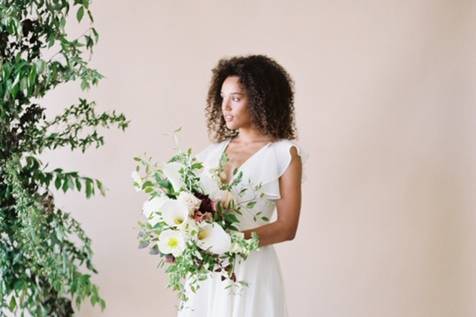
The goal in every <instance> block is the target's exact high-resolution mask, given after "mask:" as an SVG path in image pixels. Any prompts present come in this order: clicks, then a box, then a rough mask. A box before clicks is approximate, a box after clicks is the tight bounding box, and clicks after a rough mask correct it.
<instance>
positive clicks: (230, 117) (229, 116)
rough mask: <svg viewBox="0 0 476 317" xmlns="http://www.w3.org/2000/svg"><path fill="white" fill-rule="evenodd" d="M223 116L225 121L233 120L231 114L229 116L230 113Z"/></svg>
mask: <svg viewBox="0 0 476 317" xmlns="http://www.w3.org/2000/svg"><path fill="white" fill-rule="evenodd" d="M224 117H225V121H227V122H229V121H231V120H233V116H231V115H225V116H224Z"/></svg>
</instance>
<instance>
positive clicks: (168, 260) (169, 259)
mask: <svg viewBox="0 0 476 317" xmlns="http://www.w3.org/2000/svg"><path fill="white" fill-rule="evenodd" d="M165 262H166V263H175V257H174V256H173V255H172V254H166V255H165Z"/></svg>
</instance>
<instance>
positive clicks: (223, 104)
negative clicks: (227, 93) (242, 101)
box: [221, 98, 231, 110]
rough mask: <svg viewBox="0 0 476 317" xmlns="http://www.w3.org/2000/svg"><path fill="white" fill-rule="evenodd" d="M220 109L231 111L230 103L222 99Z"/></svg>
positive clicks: (226, 99)
mask: <svg viewBox="0 0 476 317" xmlns="http://www.w3.org/2000/svg"><path fill="white" fill-rule="evenodd" d="M221 107H222V108H223V109H224V110H229V109H231V107H230V102H229V100H228V98H223V101H222V104H221Z"/></svg>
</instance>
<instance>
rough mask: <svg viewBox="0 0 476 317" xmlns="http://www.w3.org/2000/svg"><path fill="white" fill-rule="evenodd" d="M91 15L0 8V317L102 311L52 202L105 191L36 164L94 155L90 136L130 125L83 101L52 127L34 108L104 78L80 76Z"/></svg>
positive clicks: (72, 234)
mask: <svg viewBox="0 0 476 317" xmlns="http://www.w3.org/2000/svg"><path fill="white" fill-rule="evenodd" d="M89 6H90V3H89V0H14V1H8V0H0V315H3V314H4V313H6V312H12V313H16V314H19V315H21V316H23V315H27V313H28V314H30V315H32V316H48V317H51V316H72V315H73V313H74V308H79V307H80V305H81V303H82V302H83V301H84V300H86V299H89V300H90V302H91V303H92V305H96V304H99V305H100V306H101V307H102V308H103V309H104V307H105V301H104V300H103V299H102V298H101V296H100V294H99V292H98V287H97V286H96V285H95V284H94V283H93V282H92V281H91V277H92V275H93V274H94V273H97V271H96V269H95V268H94V266H93V263H92V249H91V241H90V239H89V238H88V237H87V236H86V234H85V233H84V231H83V229H82V228H81V226H80V224H79V223H78V222H77V221H76V220H75V219H74V218H72V217H71V216H70V215H69V214H68V213H67V212H65V211H63V210H60V209H59V208H57V207H56V206H55V201H54V196H53V194H52V192H51V191H52V188H56V189H57V190H62V191H63V192H67V191H70V190H77V191H82V192H84V193H85V195H86V197H87V198H89V197H92V196H93V195H94V194H96V193H98V192H99V193H101V194H104V188H103V185H102V183H101V182H100V181H99V180H97V179H93V178H90V177H84V176H81V175H79V173H78V172H76V171H64V170H63V169H62V168H60V167H58V168H50V167H48V165H47V164H45V163H43V162H42V161H41V160H40V159H39V156H40V155H41V153H42V152H44V151H45V150H54V149H57V148H64V147H66V148H70V149H71V150H76V149H80V150H81V151H82V152H85V150H86V149H87V148H89V147H90V146H95V147H96V148H97V147H100V146H101V145H103V143H104V140H103V137H102V136H101V135H100V134H99V133H98V128H110V127H118V128H119V129H121V130H124V129H125V128H126V127H127V125H128V121H127V120H126V118H125V117H124V115H123V114H117V113H115V112H112V113H97V112H96V111H95V103H94V102H92V101H88V100H86V99H81V98H80V99H79V101H78V103H77V104H74V105H69V106H67V107H65V109H64V111H63V113H61V114H60V115H58V116H56V117H53V118H48V117H47V116H46V113H45V110H46V106H45V105H43V104H42V97H43V96H45V94H46V93H47V92H49V91H51V90H52V89H55V88H56V87H58V86H59V85H61V84H64V83H67V82H73V81H79V83H80V85H81V88H82V89H83V90H85V89H88V88H90V87H91V86H92V85H95V84H97V83H98V81H99V80H100V79H101V78H102V75H101V74H100V73H99V72H98V71H97V70H95V69H93V68H90V67H89V66H88V59H89V56H90V54H91V53H92V51H93V47H94V45H95V44H96V43H97V40H98V33H97V32H96V30H95V29H94V27H93V26H92V25H93V24H92V23H93V16H92V14H91V11H90V8H89ZM70 13H73V14H74V15H75V17H74V16H73V18H76V19H77V20H78V22H83V24H84V23H86V24H87V25H88V26H87V27H86V32H85V33H84V34H83V35H81V36H80V37H78V38H71V37H70V36H69V35H68V34H67V33H66V31H65V27H66V24H67V21H68V16H69V15H70ZM86 19H87V20H88V21H86ZM82 20H85V21H82ZM83 24H81V25H83Z"/></svg>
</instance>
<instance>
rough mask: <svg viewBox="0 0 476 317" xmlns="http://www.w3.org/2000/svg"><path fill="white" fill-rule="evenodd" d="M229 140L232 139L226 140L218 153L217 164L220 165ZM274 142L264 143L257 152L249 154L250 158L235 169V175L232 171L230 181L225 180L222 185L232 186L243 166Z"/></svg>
mask: <svg viewBox="0 0 476 317" xmlns="http://www.w3.org/2000/svg"><path fill="white" fill-rule="evenodd" d="M231 139H232V138H228V139H227V140H226V141H225V143H224V145H223V146H222V148H221V151H220V155H219V157H218V164H220V161H221V159H222V158H223V155H224V154H225V152H226V149H227V148H228V145H229V144H230V142H231ZM275 142H277V141H274V142H272V141H271V142H268V143H266V144H265V145H263V146H262V147H261V148H260V149H259V150H257V151H256V152H254V153H253V154H251V155H250V157H248V158H247V159H246V160H245V161H244V162H243V163H241V164H240V166H238V167H237V168H236V173H233V170H232V172H231V177H230V180H229V181H228V182H226V180H225V181H223V183H224V184H226V185H227V186H229V185H230V184H232V183H233V181H234V179H235V175H238V172H239V171H241V170H242V169H243V166H245V165H246V164H247V163H248V162H249V161H250V160H251V159H252V158H254V157H255V156H256V155H257V154H258V153H260V152H262V151H263V150H264V149H265V148H267V147H268V146H269V145H270V144H272V143H275Z"/></svg>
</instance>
